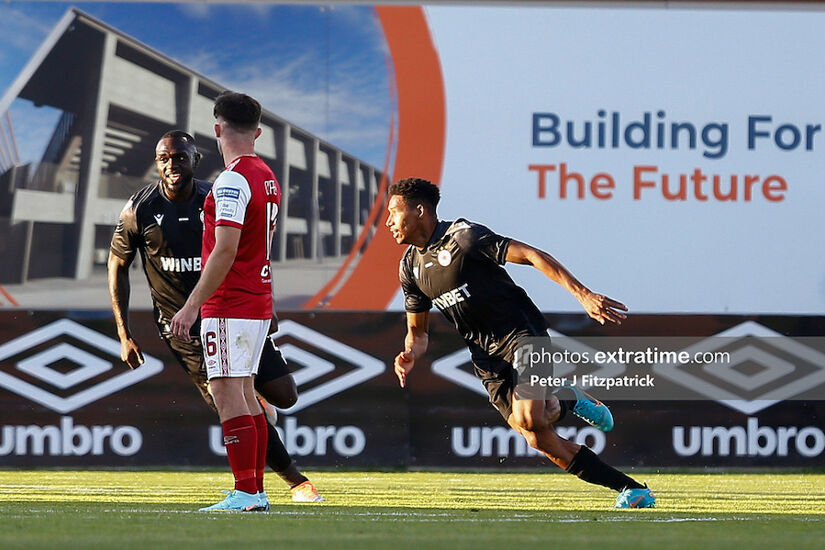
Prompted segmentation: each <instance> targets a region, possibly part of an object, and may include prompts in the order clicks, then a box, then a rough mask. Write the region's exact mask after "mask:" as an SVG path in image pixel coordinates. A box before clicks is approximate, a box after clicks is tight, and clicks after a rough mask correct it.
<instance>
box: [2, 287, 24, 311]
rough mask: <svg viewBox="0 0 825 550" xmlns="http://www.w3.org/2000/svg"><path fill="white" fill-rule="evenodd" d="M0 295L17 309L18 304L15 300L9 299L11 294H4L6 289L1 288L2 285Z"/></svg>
mask: <svg viewBox="0 0 825 550" xmlns="http://www.w3.org/2000/svg"><path fill="white" fill-rule="evenodd" d="M0 294H2V295H3V297H4V298H5V299H6V300H7V301H8V302H9V303H10V304H11V305H13V306H14V307H18V306H19V305H20V304H18V303H17V300H15V299H14V298H12V297H11V294H9V293H8V292H6V289H5V288H3V285H0Z"/></svg>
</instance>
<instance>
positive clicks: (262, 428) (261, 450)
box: [252, 413, 268, 493]
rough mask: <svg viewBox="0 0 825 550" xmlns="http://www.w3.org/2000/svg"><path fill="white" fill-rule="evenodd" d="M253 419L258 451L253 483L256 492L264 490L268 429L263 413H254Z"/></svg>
mask: <svg viewBox="0 0 825 550" xmlns="http://www.w3.org/2000/svg"><path fill="white" fill-rule="evenodd" d="M252 420H253V421H255V429H256V430H257V431H258V451H257V460H256V465H255V483H256V484H257V487H258V492H259V493H260V492H261V491H263V490H264V469H265V468H266V446H267V443H268V438H267V435H268V431H267V426H266V415H264V413H261V414H256V415H255V416H253V417H252Z"/></svg>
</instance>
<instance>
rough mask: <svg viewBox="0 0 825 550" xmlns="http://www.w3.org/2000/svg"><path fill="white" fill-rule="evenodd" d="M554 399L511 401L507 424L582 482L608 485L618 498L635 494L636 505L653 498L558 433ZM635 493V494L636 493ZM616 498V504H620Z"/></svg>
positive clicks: (643, 489) (590, 452)
mask: <svg viewBox="0 0 825 550" xmlns="http://www.w3.org/2000/svg"><path fill="white" fill-rule="evenodd" d="M558 410H559V407H558V401H557V400H556V401H555V402H554V401H553V400H552V399H551V400H548V401H529V400H518V399H514V400H513V412H512V413H511V414H510V416H509V418H508V419H507V423H508V424H510V426H511V427H512V428H513V429H515V430H516V431H517V432H519V433H520V434H521V435H522V436H524V439H525V440H526V441H527V443H528V444H529V445H530V446H531V447H533V448H534V449H536V450H538V451H540V452H541V453H542V454H544V456H546V457H547V458H548V459H549V460H550V461H551V462H553V463H554V464H556V465H557V466H558V467H560V468H563V469H564V470H566V471H567V472H569V473H571V474H573V475H575V476H576V477H578V478H580V479H581V480H583V481H586V482H588V483H593V484H595V485H602V486H604V487H609V488H611V489H613V490H614V491H617V492H618V493H620V494H619V500H621V501H622V502H624V501H625V500H628V499H627V498H625V497H627V496H634V497H635V496H639V497H641V498H643V499H645V500H644V501H642V500H637V501H635V502H636V503H637V505H640V504H642V502H646V503H649V504H646V505H649V506H652V505H653V504H654V503H655V498H654V497H653V494H652V493H650V490H649V489H647V488H646V487H645V486H644V485H642V484H641V483H639V482H638V481H636V480H634V479H633V478H631V477H629V476H627V475H625V474H624V473H622V472H620V471H619V470H617V469H615V468H613V467H612V466H609V465H607V464H605V463H604V462H602V461H601V460H600V459H599V457H598V456H597V455H596V453H594V452H593V451H591V450H590V449H588V448H587V447H586V446H584V445H578V444H576V443H573V442H572V441H568V440H566V439H564V438H563V437H561V436H560V435H558V434H557V433H556V430H555V429H554V428H553V424H552V421H554V420H556V419H558ZM637 492H638V495H637ZM619 500H617V504H616V505H617V507H634V506H633V505H632V502H628V504H630V506H620V501H619Z"/></svg>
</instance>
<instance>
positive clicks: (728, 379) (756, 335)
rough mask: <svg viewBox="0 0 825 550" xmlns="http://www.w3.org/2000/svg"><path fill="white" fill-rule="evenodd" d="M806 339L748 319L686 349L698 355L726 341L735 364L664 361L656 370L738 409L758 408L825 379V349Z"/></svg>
mask: <svg viewBox="0 0 825 550" xmlns="http://www.w3.org/2000/svg"><path fill="white" fill-rule="evenodd" d="M803 341H804V339H803ZM803 341H799V340H797V339H794V338H791V337H788V336H785V335H783V334H780V333H779V332H776V331H774V330H771V329H769V328H767V327H765V326H762V325H760V324H759V323H756V322H754V321H747V322H745V323H741V324H739V325H737V326H735V327H733V328H729V329H727V330H725V331H723V332H720V333H718V334H715V335H714V336H713V337H711V338H707V339H705V340H702V341H700V342H697V343H695V344H693V345H691V346H689V347H687V348H685V349H684V350H682V351H687V352H689V353H690V354H691V355H693V354H695V353H696V352H713V351H717V350H718V349H723V347H724V348H725V349H727V350H729V353H730V358H731V360H730V363H729V364H724V365H721V366H720V365H705V366H704V368H695V366H694V368H691V365H673V364H663V363H660V364H657V365H654V366H653V371H654V372H655V373H656V374H657V375H660V376H663V377H665V378H668V379H670V380H672V381H673V382H675V383H677V384H679V385H681V386H684V387H685V388H689V389H690V390H692V391H694V392H696V393H698V394H700V395H704V396H705V397H707V398H710V399H713V400H714V401H717V402H719V403H721V404H723V405H726V406H728V407H730V408H732V409H736V410H737V411H740V412H743V413H745V414H755V413H757V412H759V411H761V410H763V409H766V408H768V407H770V406H772V405H774V404H776V403H779V402H780V401H783V400H787V399H793V398H794V397H796V396H797V395H800V394H804V393H805V392H810V391H811V390H812V389H814V388H817V387H821V386H822V384H825V354H823V353H822V352H821V351H819V350H818V349H815V348H813V347H810V346H808V345H807V344H806V343H803Z"/></svg>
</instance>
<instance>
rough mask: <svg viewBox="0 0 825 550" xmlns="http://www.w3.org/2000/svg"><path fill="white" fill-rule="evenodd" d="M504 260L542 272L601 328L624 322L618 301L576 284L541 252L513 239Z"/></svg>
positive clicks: (569, 275)
mask: <svg viewBox="0 0 825 550" xmlns="http://www.w3.org/2000/svg"><path fill="white" fill-rule="evenodd" d="M506 259H507V261H508V262H512V263H516V264H526V265H532V266H533V267H535V268H536V269H538V270H539V271H541V272H542V273H544V275H545V276H546V277H547V278H549V279H550V280H552V281H555V282H557V283H558V284H560V285H561V286H562V287H564V289H565V290H567V291H568V292H569V293H570V294H572V295H573V297H575V298H576V300H578V301H579V303H580V304H581V305H582V307H583V308H584V311H586V312H587V315H589V316H590V317H591V318H593V319H595V320H596V321H598V322H599V323H601V324H602V325H603V324H604V323H605V321H609V322H611V323H616V324H619V325H620V324H622V320H623V319H627V315H625V314H624V313H622V312H623V311H627V306H625V305H624V304H623V303H621V302H619V301H618V300H614V299H613V298H609V297H607V296H605V295H603V294H596V293H595V292H593V291H591V290H590V289H589V288H587V287H586V286H584V285H583V284H582V283H581V282H579V280H578V279H576V278H575V277H574V276H573V274H572V273H570V272H569V271H568V270H567V268H565V267H564V266H563V265H561V263H560V262H559V261H558V260H556V259H555V258H554V257H553V256H551V255H550V254H548V253H547V252H544V251H543V250H539V249H538V248H535V247H533V246H530V245H529V244H525V243H522V242H519V241H515V240H513V241H510V245H509V246H508V247H507V257H506Z"/></svg>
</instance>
